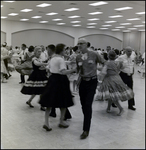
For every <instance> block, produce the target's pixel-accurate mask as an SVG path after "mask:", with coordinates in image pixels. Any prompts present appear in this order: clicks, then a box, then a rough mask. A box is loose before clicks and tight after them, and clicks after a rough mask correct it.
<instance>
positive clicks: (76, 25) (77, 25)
mask: <svg viewBox="0 0 146 150" xmlns="http://www.w3.org/2000/svg"><path fill="white" fill-rule="evenodd" d="M72 26H74V27H79V26H81V25H80V24H75V25H72Z"/></svg>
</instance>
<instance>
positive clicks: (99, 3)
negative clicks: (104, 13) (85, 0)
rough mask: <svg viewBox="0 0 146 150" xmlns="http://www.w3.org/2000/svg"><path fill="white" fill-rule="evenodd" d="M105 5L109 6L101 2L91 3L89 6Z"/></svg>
mask: <svg viewBox="0 0 146 150" xmlns="http://www.w3.org/2000/svg"><path fill="white" fill-rule="evenodd" d="M105 4H108V2H103V1H100V2H96V3H91V4H89V5H91V6H100V5H105Z"/></svg>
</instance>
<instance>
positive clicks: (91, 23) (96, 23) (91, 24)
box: [87, 23, 97, 25]
mask: <svg viewBox="0 0 146 150" xmlns="http://www.w3.org/2000/svg"><path fill="white" fill-rule="evenodd" d="M95 24H97V23H87V25H95Z"/></svg>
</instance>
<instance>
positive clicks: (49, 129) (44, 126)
mask: <svg viewBox="0 0 146 150" xmlns="http://www.w3.org/2000/svg"><path fill="white" fill-rule="evenodd" d="M43 128H44V129H46V131H51V130H52V128H48V127H47V126H46V125H43Z"/></svg>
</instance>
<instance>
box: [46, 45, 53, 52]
mask: <svg viewBox="0 0 146 150" xmlns="http://www.w3.org/2000/svg"><path fill="white" fill-rule="evenodd" d="M47 48H49V49H51V51H52V52H55V45H53V44H50V45H48V47H47Z"/></svg>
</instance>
